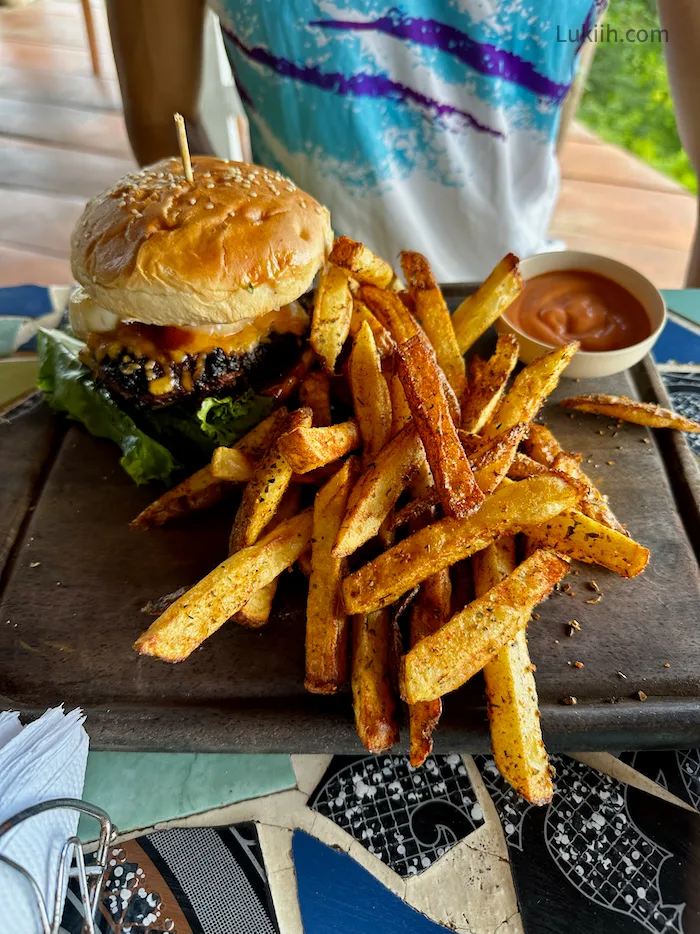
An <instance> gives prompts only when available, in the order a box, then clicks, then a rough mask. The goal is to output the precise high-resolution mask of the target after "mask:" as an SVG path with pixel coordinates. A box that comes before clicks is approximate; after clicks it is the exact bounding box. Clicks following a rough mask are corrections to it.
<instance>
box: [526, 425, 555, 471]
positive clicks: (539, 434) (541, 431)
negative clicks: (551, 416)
mask: <svg viewBox="0 0 700 934" xmlns="http://www.w3.org/2000/svg"><path fill="white" fill-rule="evenodd" d="M523 447H524V448H525V453H526V454H528V455H529V456H530V457H531V458H532V459H533V460H535V461H537V463H538V464H544V465H545V466H546V467H551V466H552V464H553V463H554V458H555V457H556V456H557V454H561V451H562V447H561V445H560V444H559V442H558V441H557V439H556V438H555V437H554V435H553V434H552V432H551V431H550V430H549V428H547V426H546V425H538V424H537V423H536V422H533V423H532V424H531V425H530V433H529V435H528V436H527V438H525V440H524V441H523Z"/></svg>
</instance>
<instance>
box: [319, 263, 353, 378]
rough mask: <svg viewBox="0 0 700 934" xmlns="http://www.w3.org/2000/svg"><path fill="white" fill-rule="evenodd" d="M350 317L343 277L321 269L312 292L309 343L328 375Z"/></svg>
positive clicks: (341, 272)
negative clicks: (315, 287) (312, 307)
mask: <svg viewBox="0 0 700 934" xmlns="http://www.w3.org/2000/svg"><path fill="white" fill-rule="evenodd" d="M351 317H352V293H351V292H350V283H349V282H348V276H347V273H346V272H345V270H343V269H340V268H339V267H338V266H330V265H329V266H326V267H324V269H323V270H322V271H321V274H320V277H319V282H318V287H317V289H316V296H315V299H314V312H313V316H312V318H311V334H310V337H309V341H310V343H311V346H312V347H313V349H314V350H315V351H316V353H317V354H318V356H319V357H320V358H321V361H322V363H323V366H324V369H326V370H327V371H328V372H329V373H333V372H334V370H335V361H336V360H337V359H338V354H339V353H340V351H341V350H342V349H343V344H344V343H345V340H346V338H347V336H348V334H349V333H350V318H351Z"/></svg>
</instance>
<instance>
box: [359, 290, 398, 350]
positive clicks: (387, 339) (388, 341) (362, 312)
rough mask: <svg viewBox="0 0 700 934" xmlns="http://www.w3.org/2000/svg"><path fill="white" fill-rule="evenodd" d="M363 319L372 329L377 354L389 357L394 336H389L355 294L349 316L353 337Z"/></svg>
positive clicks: (392, 347)
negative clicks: (350, 315)
mask: <svg viewBox="0 0 700 934" xmlns="http://www.w3.org/2000/svg"><path fill="white" fill-rule="evenodd" d="M365 321H366V322H367V324H368V325H369V326H370V328H371V329H372V334H373V335H374V342H375V344H376V345H377V350H378V352H379V356H380V357H381V358H382V359H384V357H390V356H391V355H392V354H393V352H394V350H395V348H396V344H395V342H394V338H393V337H392V336H391V334H390V333H389V331H387V329H386V328H385V327H384V325H383V324H381V322H380V321H379V320H378V319H377V318H376V317H375V316H374V315H373V314H372V312H371V311H370V310H369V308H368V307H367V306H366V305H365V303H364V302H363V301H362V300H361V299H360V298H358V297H357V296H355V297H353V302H352V317H351V318H350V335H351V337H355V335H356V334H357V332H358V331H359V330H360V328H361V327H362V324H363V322H365Z"/></svg>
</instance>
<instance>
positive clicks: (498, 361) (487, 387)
mask: <svg viewBox="0 0 700 934" xmlns="http://www.w3.org/2000/svg"><path fill="white" fill-rule="evenodd" d="M477 361H480V362H477ZM517 362H518V342H517V341H516V339H515V338H514V337H513V336H512V335H511V334H501V335H500V336H499V338H498V342H497V343H496V350H495V352H494V354H493V356H491V357H490V358H489V360H487V361H486V360H482V359H481V357H478V356H474V357H473V358H472V361H471V367H470V370H469V377H470V378H469V390H468V391H467V393H466V395H465V396H463V398H462V428H463V429H464V430H465V431H469V432H473V433H474V434H478V433H479V432H480V431H481V430H482V429H483V428H484V426H485V425H486V424H487V423H488V422H489V421H490V419H491V418H492V417H493V414H494V412H495V411H496V409H497V408H498V405H499V403H500V401H501V399H502V398H503V394H504V393H505V390H506V385H507V383H508V377H509V376H510V374H511V373H512V372H513V369H514V368H515V364H516V363H517Z"/></svg>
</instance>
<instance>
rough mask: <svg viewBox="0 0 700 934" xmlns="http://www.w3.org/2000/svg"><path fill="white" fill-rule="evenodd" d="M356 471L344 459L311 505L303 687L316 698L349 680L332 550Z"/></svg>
mask: <svg viewBox="0 0 700 934" xmlns="http://www.w3.org/2000/svg"><path fill="white" fill-rule="evenodd" d="M359 469H360V465H359V461H358V460H357V458H355V457H350V458H348V460H347V461H345V463H344V464H343V466H342V468H341V469H340V470H339V471H338V472H337V473H336V474H334V475H333V476H332V477H331V479H330V480H329V481H328V483H326V485H325V486H324V487H322V488H321V489H320V490H319V491H318V493H317V494H316V499H315V500H314V525H313V537H312V540H311V577H310V580H309V596H308V599H307V603H306V679H305V681H304V687H305V688H306V690H307V691H311V692H312V693H314V694H335V693H336V692H337V691H339V690H340V688H341V687H342V686H343V684H345V683H346V681H347V680H348V637H349V631H348V616H347V613H346V612H345V608H344V607H343V601H342V599H341V596H340V580H341V577H342V573H343V570H344V562H343V560H342V559H341V558H335V557H333V555H332V553H331V548H332V547H333V543H334V542H335V538H336V535H337V534H338V528H339V527H340V522H341V519H342V518H343V515H344V513H345V506H346V504H347V500H348V494H349V493H350V490H351V489H352V485H353V483H354V482H355V480H356V478H357V475H358V473H359Z"/></svg>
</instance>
